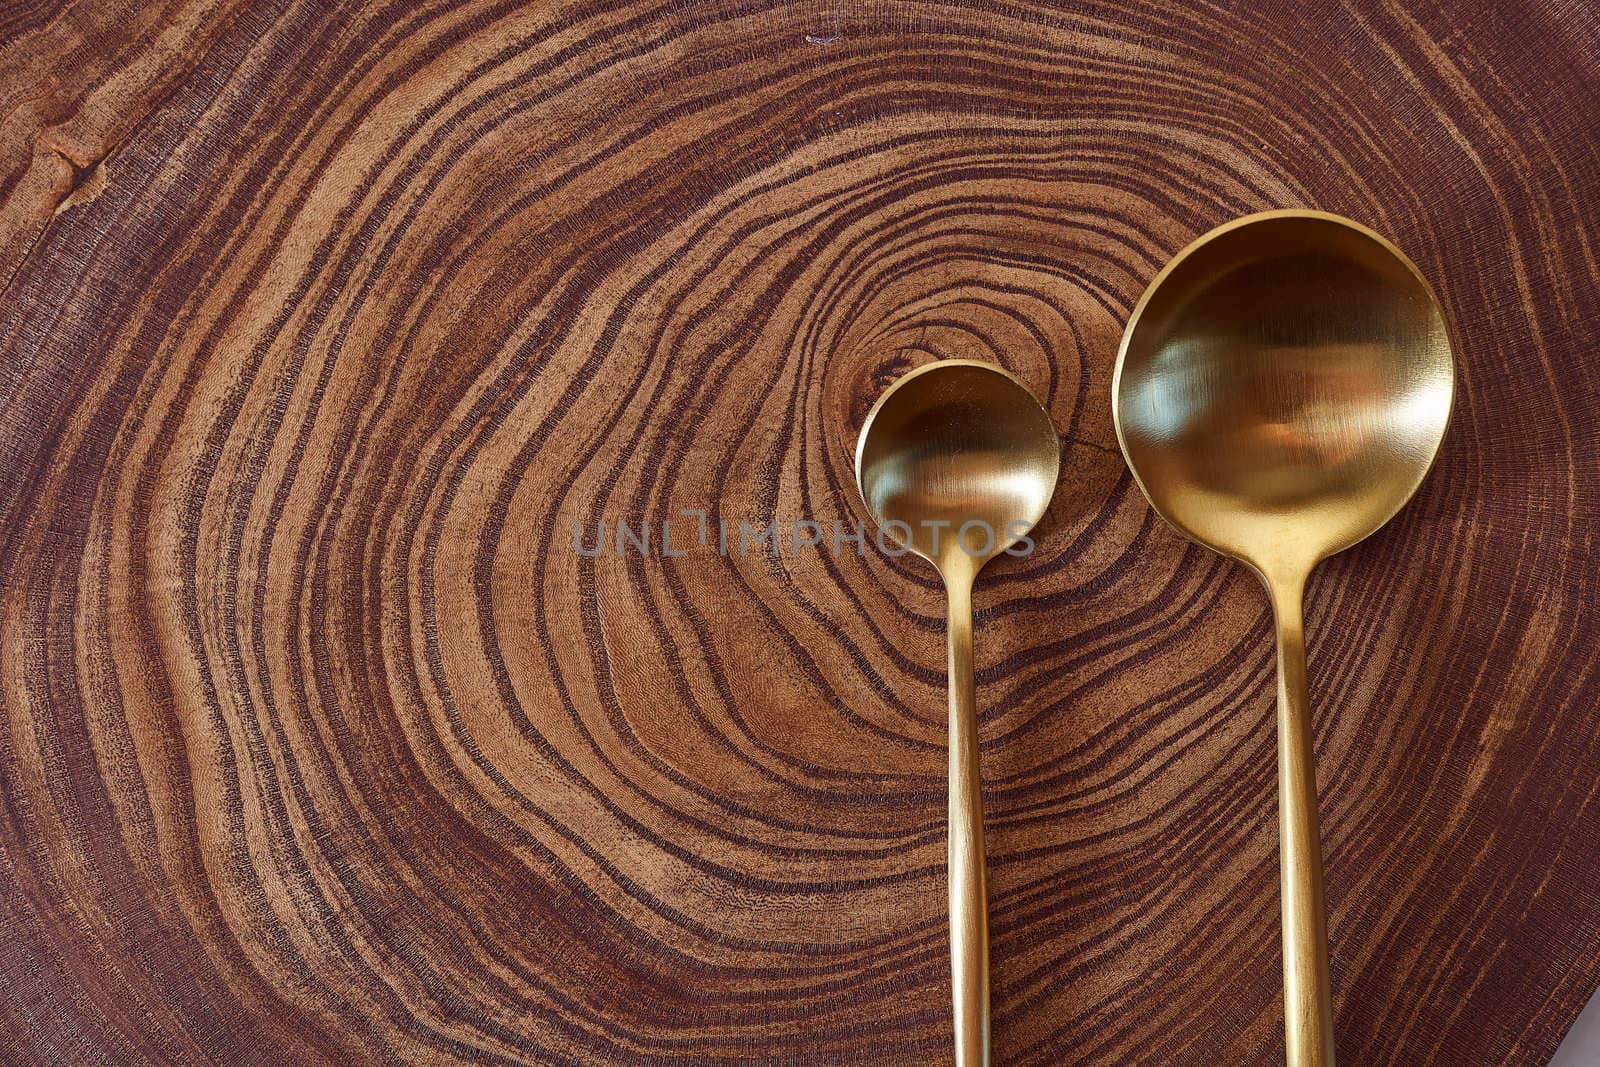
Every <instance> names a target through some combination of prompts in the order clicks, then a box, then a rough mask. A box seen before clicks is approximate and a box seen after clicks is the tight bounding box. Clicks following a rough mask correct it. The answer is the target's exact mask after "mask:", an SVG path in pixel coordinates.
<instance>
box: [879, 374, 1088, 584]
mask: <svg viewBox="0 0 1600 1067" xmlns="http://www.w3.org/2000/svg"><path fill="white" fill-rule="evenodd" d="M1060 470H1061V445H1060V442H1059V441H1058V440H1057V438H1056V431H1055V426H1054V424H1052V423H1051V421H1050V416H1049V414H1048V413H1046V412H1045V410H1044V408H1042V407H1041V406H1040V405H1039V401H1038V400H1036V399H1034V396H1033V394H1032V393H1030V392H1029V391H1028V388H1027V386H1025V385H1023V384H1022V383H1021V382H1020V381H1018V380H1017V379H1016V378H1015V377H1014V376H1013V375H1011V374H1010V373H1008V372H1007V371H1005V370H1003V369H1002V368H1000V367H997V366H995V365H993V364H990V363H978V362H974V361H971V360H959V359H948V360H942V361H940V362H938V363H929V364H927V365H925V366H922V367H919V368H917V369H916V370H914V371H911V372H910V373H909V374H907V375H905V376H904V377H902V378H901V379H900V380H899V381H897V382H895V383H894V385H893V386H891V387H890V388H889V390H888V391H887V392H885V393H884V394H883V396H882V397H880V398H879V399H878V402H877V403H876V404H875V405H873V408H872V410H871V412H869V413H868V415H867V421H866V423H865V424H864V425H863V426H862V428H861V440H860V442H859V444H858V445H857V447H856V479H857V481H858V483H859V484H860V487H861V497H862V499H863V500H864V501H865V502H866V505H867V511H868V512H869V513H871V515H872V518H873V521H875V522H876V523H877V524H878V525H879V526H880V527H882V528H883V529H884V530H885V531H886V532H887V533H888V534H889V535H890V536H891V537H893V538H894V539H895V540H896V541H897V542H898V543H899V544H900V545H902V546H903V547H905V548H909V549H910V550H911V551H913V552H915V553H916V554H917V555H919V556H922V557H923V558H924V559H927V560H929V561H930V562H932V563H933V564H934V566H936V567H938V568H939V570H940V572H941V573H945V572H946V568H947V567H952V566H965V565H970V566H971V567H972V569H973V571H974V572H976V570H977V569H979V568H981V567H982V566H983V564H984V563H985V562H987V561H988V560H990V559H992V558H994V557H995V556H997V555H999V554H1000V553H1001V552H1003V551H1005V550H1006V549H1007V548H1009V547H1011V546H1012V545H1015V544H1016V543H1017V542H1018V540H1020V538H1021V537H1023V536H1024V535H1026V534H1027V532H1028V531H1029V530H1030V529H1032V528H1033V525H1034V524H1035V523H1037V522H1038V521H1039V519H1040V518H1041V517H1042V516H1043V515H1044V512H1045V508H1046V507H1048V506H1049V503H1050V496H1051V494H1052V493H1053V492H1054V491H1055V484H1056V478H1057V476H1058V475H1059V474H1060ZM963 560H966V561H967V564H963Z"/></svg>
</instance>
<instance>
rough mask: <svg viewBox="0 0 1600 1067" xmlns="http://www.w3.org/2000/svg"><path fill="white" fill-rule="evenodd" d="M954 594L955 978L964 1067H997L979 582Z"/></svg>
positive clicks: (959, 584)
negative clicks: (981, 764) (981, 751)
mask: <svg viewBox="0 0 1600 1067" xmlns="http://www.w3.org/2000/svg"><path fill="white" fill-rule="evenodd" d="M947 588H948V595H949V600H950V603H949V627H948V632H949V639H950V659H949V686H950V823H949V847H948V851H947V853H946V865H947V868H948V873H949V877H950V977H951V984H952V995H953V998H954V1004H955V1035H956V1067H988V1065H989V917H988V906H987V897H986V893H985V888H984V853H983V784H982V783H983V779H982V778H981V777H979V772H978V705H977V695H976V693H975V679H974V677H973V669H972V578H971V577H970V576H968V575H965V574H956V575H951V576H950V577H949V578H948V579H947Z"/></svg>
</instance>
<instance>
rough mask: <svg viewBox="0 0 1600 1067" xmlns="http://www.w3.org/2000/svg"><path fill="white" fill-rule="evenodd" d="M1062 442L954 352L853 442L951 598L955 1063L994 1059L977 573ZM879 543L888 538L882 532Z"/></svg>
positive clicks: (1032, 503)
mask: <svg viewBox="0 0 1600 1067" xmlns="http://www.w3.org/2000/svg"><path fill="white" fill-rule="evenodd" d="M1060 470H1061V443H1060V441H1059V440H1058V439H1057V437H1056V430H1055V426H1054V424H1052V423H1051V421H1050V416H1049V415H1048V414H1047V413H1046V412H1045V410H1044V408H1043V407H1041V406H1040V405H1039V401H1037V400H1036V399H1034V396H1033V394H1032V393H1030V392H1028V388H1027V386H1025V385H1023V384H1022V383H1021V382H1020V381H1018V380H1017V379H1016V378H1015V377H1013V376H1012V375H1011V374H1009V373H1008V372H1006V371H1004V370H1002V369H1001V368H999V367H996V366H994V365H992V364H988V363H975V362H972V361H970V360H959V359H949V360H944V361H942V362H939V363H930V364H928V365H926V366H923V367H919V368H917V369H916V370H914V371H911V372H910V373H909V374H907V375H905V376H904V377H902V378H901V379H900V380H899V381H897V382H895V383H894V384H893V385H892V386H890V387H889V390H888V391H887V392H885V393H884V394H883V396H881V397H879V398H878V402H877V403H876V404H874V405H873V408H872V411H871V412H869V413H868V414H867V421H866V423H865V425H863V426H862V427H861V440H860V443H859V444H857V446H856V483H857V484H858V485H859V486H860V487H861V498H862V500H864V501H865V502H866V505H867V511H868V512H870V513H871V515H872V518H873V520H874V521H875V522H876V523H877V524H878V526H879V527H880V528H881V530H882V531H883V532H884V533H887V534H889V535H890V536H891V537H892V538H893V539H894V541H895V542H896V543H897V544H899V545H900V546H901V549H902V551H904V550H905V549H909V550H911V551H912V552H915V553H916V554H917V555H919V556H921V557H923V558H924V559H926V560H928V561H929V562H931V563H932V564H933V565H934V566H935V567H937V568H938V570H939V574H940V575H941V576H942V577H943V578H944V585H945V595H946V597H947V598H948V603H949V615H948V618H949V626H948V630H949V645H950V648H949V652H950V655H949V661H948V662H949V686H950V815H949V818H950V824H949V846H948V852H947V854H946V861H947V864H948V867H949V875H950V976H951V982H952V995H953V1000H954V1005H955V1039H956V1064H957V1067H980V1065H983V1067H987V1064H988V1063H989V922H988V916H987V914H986V898H985V893H984V860H983V792H982V786H981V779H980V778H979V775H978V718H977V703H976V696H975V694H974V680H973V673H972V583H973V581H974V579H976V578H977V576H978V571H980V570H982V569H983V565H984V564H985V563H987V562H989V560H991V559H993V558H994V557H995V556H997V555H999V554H1000V553H1001V552H1003V551H1005V550H1006V549H1008V548H1011V547H1013V546H1014V545H1016V544H1018V542H1019V541H1020V540H1021V538H1022V537H1023V536H1024V535H1026V534H1027V532H1028V531H1029V530H1030V529H1032V528H1033V524H1034V523H1036V522H1038V521H1039V518H1040V516H1042V515H1043V514H1044V511H1045V508H1046V507H1047V506H1048V505H1049V503H1050V495H1051V493H1053V492H1054V491H1055V486H1056V477H1057V475H1058V474H1059V473H1060ZM879 543H880V544H882V543H883V541H882V537H881V535H880V539H879Z"/></svg>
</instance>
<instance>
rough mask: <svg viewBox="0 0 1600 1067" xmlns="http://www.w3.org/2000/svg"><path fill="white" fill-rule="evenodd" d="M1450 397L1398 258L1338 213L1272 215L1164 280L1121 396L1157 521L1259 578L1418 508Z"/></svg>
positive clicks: (1416, 278)
mask: <svg viewBox="0 0 1600 1067" xmlns="http://www.w3.org/2000/svg"><path fill="white" fill-rule="evenodd" d="M1454 383H1455V363H1454V359H1453V357H1452V355H1451V351H1450V338H1449V331H1448V330H1447V329H1446V327H1445V321H1444V316H1443V315H1442V314H1441V313H1440V311H1439V305H1438V302H1437V300H1435V298H1434V295H1433V291H1432V290H1431V289H1430V288H1429V287H1428V283H1427V282H1426V281H1424V280H1423V277H1422V275H1421V274H1420V273H1419V272H1418V271H1417V268H1416V267H1415V266H1413V265H1412V263H1411V261H1410V260H1409V259H1407V258H1406V257H1405V256H1404V255H1403V254H1402V253H1401V252H1400V250H1399V249H1397V248H1396V247H1395V246H1394V245H1392V244H1390V243H1389V242H1388V241H1386V240H1385V239H1384V238H1382V237H1380V236H1379V235H1378V234H1376V233H1374V232H1373V231H1371V230H1369V229H1367V228H1366V227H1364V226H1361V225H1359V224H1357V223H1354V222H1351V221H1349V220H1348V219H1342V218H1340V217H1338V216H1336V215H1327V214H1323V213H1321V212H1314V211H1273V212H1267V213H1264V214H1259V215H1249V216H1246V217H1245V218H1242V219H1238V220H1236V221H1234V222H1231V223H1229V224H1227V225H1225V226H1222V227H1220V228H1219V229H1216V230H1213V231H1212V232H1211V233H1209V234H1207V235H1205V236H1204V237H1202V238H1201V239H1200V240H1198V241H1196V242H1195V243H1194V244H1192V245H1190V246H1189V247H1188V248H1187V249H1185V250H1184V251H1183V252H1181V253H1179V254H1178V256H1177V257H1176V258H1174V259H1173V260H1172V262H1171V263H1169V264H1168V265H1167V267H1166V269H1165V270H1163V271H1162V272H1161V273H1160V275H1158V276H1157V277H1156V280H1155V281H1154V282H1153V283H1151V285H1150V288H1149V289H1148V290H1147V291H1146V293H1145V295H1144V299H1143V300H1141V301H1140V302H1139V305H1138V307H1137V308H1135V310H1134V313H1133V317H1132V319H1131V320H1130V321H1129V324H1128V328H1127V330H1126V332H1125V333H1124V335H1123V342H1122V350H1121V352H1120V354H1119V355H1118V358H1117V369H1116V374H1115V378H1114V380H1113V384H1112V394H1113V411H1114V415H1115V420H1116V427H1117V437H1118V439H1119V440H1120V441H1121V443H1122V449H1123V452H1124V453H1125V454H1126V456H1127V458H1128V465H1129V467H1131V468H1132V469H1133V473H1134V477H1135V478H1137V479H1138V481H1139V485H1140V487H1141V488H1142V489H1143V490H1144V492H1145V495H1146V496H1148V497H1149V499H1150V503H1151V504H1152V505H1153V506H1154V507H1155V509H1156V510H1157V511H1158V512H1160V513H1161V515H1162V516H1163V517H1164V518H1166V519H1167V520H1168V521H1169V522H1171V523H1172V524H1173V525H1174V526H1176V527H1178V528H1179V529H1180V530H1182V531H1183V532H1184V533H1186V534H1188V535H1189V536H1190V537H1192V538H1193V539H1195V540H1196V541H1199V542H1200V543H1202V544H1205V545H1208V546H1210V547H1212V548H1214V549H1216V550H1217V551H1219V552H1223V553H1225V554H1227V555H1229V556H1233V557H1235V558H1237V559H1242V560H1244V561H1245V562H1247V563H1249V564H1251V565H1252V566H1254V567H1255V568H1256V569H1257V570H1262V571H1265V570H1267V569H1270V568H1278V569H1282V568H1284V567H1290V568H1292V569H1297V570H1301V571H1305V570H1309V569H1310V567H1311V566H1312V565H1314V564H1315V563H1316V562H1317V561H1318V560H1320V559H1322V558H1324V557H1325V556H1329V555H1332V554H1333V553H1335V552H1339V551H1341V550H1343V549H1345V548H1348V547H1350V546H1351V545H1353V544H1355V543H1356V542H1357V541H1359V540H1361V539H1362V538H1364V537H1366V536H1367V535H1369V534H1371V533H1372V532H1373V531H1375V530H1377V529H1378V528H1379V527H1381V526H1382V525H1383V524H1384V523H1386V522H1388V521H1389V519H1390V518H1392V517H1393V516H1394V514H1395V512H1397V511H1399V510H1400V508H1401V506H1402V505H1404V504H1405V502H1406V501H1407V500H1409V499H1410V498H1411V495H1412V494H1413V493H1414V492H1415V491H1416V489H1417V486H1418V485H1420V484H1421V482H1422V478H1423V476H1424V475H1425V474H1427V472H1428V468H1429V467H1430V466H1431V465H1432V464H1433V458H1434V455H1435V453H1436V452H1437V451H1438V449H1439V442H1440V440H1441V439H1442V438H1443V436H1444V431H1445V424H1446V422H1447V421H1448V419H1449V415H1450V403H1451V398H1452V394H1453V392H1454Z"/></svg>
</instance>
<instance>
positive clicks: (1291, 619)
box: [1271, 575, 1333, 1067]
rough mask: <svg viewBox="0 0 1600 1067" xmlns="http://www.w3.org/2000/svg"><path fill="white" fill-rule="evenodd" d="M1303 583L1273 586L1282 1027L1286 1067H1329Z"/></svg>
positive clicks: (1328, 1006)
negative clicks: (1276, 678) (1281, 924)
mask: <svg viewBox="0 0 1600 1067" xmlns="http://www.w3.org/2000/svg"><path fill="white" fill-rule="evenodd" d="M1304 588H1305V579H1304V576H1299V575H1297V576H1295V578H1293V579H1291V580H1278V581H1274V582H1272V583H1271V592H1272V610H1273V614H1274V615H1275V616H1276V618H1277V630H1278V832H1279V834H1280V846H1279V847H1280V849H1281V852H1280V856H1279V865H1280V872H1279V876H1280V881H1281V886H1282V893H1283V1025H1284V1040H1285V1045H1286V1048H1287V1053H1288V1063H1289V1067H1333V1002H1332V998H1331V996H1330V993H1329V988H1328V932H1327V925H1326V923H1327V920H1326V918H1325V906H1324V904H1323V899H1322V842H1321V839H1320V835H1319V829H1318V822H1317V768H1316V755H1315V753H1314V752H1313V750H1312V744H1311V699H1310V695H1309V692H1308V690H1307V687H1306V640H1305V623H1304V616H1303V612H1302V608H1301V596H1302V591H1303V590H1304Z"/></svg>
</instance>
